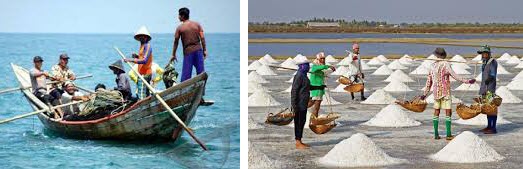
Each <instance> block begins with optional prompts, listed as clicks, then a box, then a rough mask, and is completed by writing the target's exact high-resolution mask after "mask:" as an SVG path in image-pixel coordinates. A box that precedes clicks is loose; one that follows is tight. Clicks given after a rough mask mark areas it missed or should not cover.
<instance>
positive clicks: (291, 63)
mask: <svg viewBox="0 0 523 169" xmlns="http://www.w3.org/2000/svg"><path fill="white" fill-rule="evenodd" d="M280 66H281V67H285V68H291V69H298V65H296V61H294V59H292V58H287V60H285V61H283V63H281V64H280ZM279 69H280V70H284V69H282V68H279Z"/></svg>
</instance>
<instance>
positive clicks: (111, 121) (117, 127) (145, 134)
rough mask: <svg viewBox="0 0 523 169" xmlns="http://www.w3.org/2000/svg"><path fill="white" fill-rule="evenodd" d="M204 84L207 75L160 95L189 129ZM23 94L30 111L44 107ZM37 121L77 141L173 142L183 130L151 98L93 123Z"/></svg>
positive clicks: (27, 92) (22, 78) (23, 82)
mask: <svg viewBox="0 0 523 169" xmlns="http://www.w3.org/2000/svg"><path fill="white" fill-rule="evenodd" d="M13 70H14V71H15V74H16V75H17V78H18V81H19V82H20V85H21V86H25V85H27V82H29V85H30V81H29V80H28V79H27V78H28V75H24V71H26V70H25V69H23V68H21V67H18V66H16V65H13ZM206 81H207V74H206V73H202V74H200V75H198V76H196V77H194V78H192V79H190V80H187V81H185V82H183V83H180V84H178V85H176V86H173V87H171V88H168V89H166V90H164V91H162V92H161V93H159V94H160V96H161V97H162V98H163V99H164V100H165V102H166V103H167V104H168V105H169V106H170V107H171V108H172V109H173V111H174V112H175V113H176V114H177V115H178V117H180V119H181V120H182V121H183V122H184V123H185V124H186V125H189V124H190V122H191V120H192V119H193V118H194V116H195V114H196V110H197V109H198V107H199V103H200V100H201V98H202V94H203V91H204V89H205V84H206ZM22 92H23V93H24V96H25V97H26V98H27V100H28V101H29V102H30V103H31V106H32V107H33V109H35V110H38V109H42V108H44V107H45V104H43V103H42V102H41V101H40V100H38V99H36V97H35V96H34V95H33V94H32V93H31V92H30V89H26V90H23V91H22ZM35 99H36V100H35ZM38 118H39V119H40V121H41V122H42V124H43V125H44V126H45V128H46V129H48V130H50V131H52V132H54V133H57V134H59V135H61V136H65V137H68V138H76V139H116V140H176V139H177V138H178V137H180V135H181V133H182V130H183V129H182V128H181V126H180V125H179V123H178V122H177V121H176V120H175V119H174V118H173V117H171V115H170V114H169V112H167V111H165V108H164V107H163V106H162V105H161V104H160V103H159V102H158V100H156V99H155V98H154V97H151V96H150V97H147V98H145V99H143V100H140V101H138V102H137V103H135V104H134V105H132V106H130V107H129V108H125V109H124V110H123V111H121V112H118V113H115V114H112V115H110V116H107V117H104V118H101V119H96V120H89V121H56V120H54V119H51V118H49V117H48V116H47V115H45V114H43V113H41V114H38Z"/></svg>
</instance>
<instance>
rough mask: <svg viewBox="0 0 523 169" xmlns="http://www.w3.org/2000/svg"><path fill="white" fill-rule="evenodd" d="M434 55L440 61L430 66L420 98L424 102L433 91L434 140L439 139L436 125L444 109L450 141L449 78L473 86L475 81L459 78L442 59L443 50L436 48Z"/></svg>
mask: <svg viewBox="0 0 523 169" xmlns="http://www.w3.org/2000/svg"><path fill="white" fill-rule="evenodd" d="M434 55H436V57H438V58H439V59H441V60H438V61H436V62H435V63H433V64H432V66H431V69H430V71H429V74H428V76H427V83H426V85H425V92H424V94H423V95H422V96H421V99H422V100H425V98H426V96H427V94H429V92H430V89H431V88H432V89H433V95H434V116H433V118H432V122H433V123H434V124H433V125H434V139H436V140H438V139H440V136H439V134H438V123H439V113H440V109H444V110H445V113H446V117H445V127H446V129H447V138H446V139H447V140H452V139H453V138H454V137H453V136H452V132H451V130H450V126H451V118H450V116H451V115H452V107H451V106H452V95H451V93H450V78H449V76H452V78H454V79H456V80H458V81H460V82H462V83H467V84H473V83H474V82H476V79H468V80H467V79H464V78H461V77H459V76H458V75H457V74H456V73H455V72H454V71H453V70H452V68H451V67H450V64H449V62H447V61H445V60H444V59H445V58H446V57H447V52H445V49H443V48H436V50H435V51H434Z"/></svg>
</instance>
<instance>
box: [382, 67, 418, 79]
mask: <svg viewBox="0 0 523 169" xmlns="http://www.w3.org/2000/svg"><path fill="white" fill-rule="evenodd" d="M393 80H398V81H400V82H414V80H412V78H410V77H409V75H407V74H405V73H403V71H401V70H396V71H394V72H392V74H390V76H389V77H388V78H387V79H385V80H384V81H386V82H392V81H393Z"/></svg>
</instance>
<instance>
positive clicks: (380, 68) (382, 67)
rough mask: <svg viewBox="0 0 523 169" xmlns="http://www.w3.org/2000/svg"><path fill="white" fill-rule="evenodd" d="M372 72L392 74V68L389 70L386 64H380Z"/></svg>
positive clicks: (375, 73)
mask: <svg viewBox="0 0 523 169" xmlns="http://www.w3.org/2000/svg"><path fill="white" fill-rule="evenodd" d="M372 74H373V75H390V74H392V70H390V69H389V67H388V66H387V65H382V66H380V67H379V68H378V69H376V71H374V73H372Z"/></svg>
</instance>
